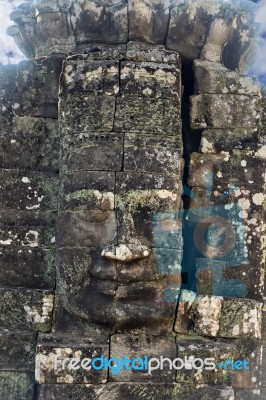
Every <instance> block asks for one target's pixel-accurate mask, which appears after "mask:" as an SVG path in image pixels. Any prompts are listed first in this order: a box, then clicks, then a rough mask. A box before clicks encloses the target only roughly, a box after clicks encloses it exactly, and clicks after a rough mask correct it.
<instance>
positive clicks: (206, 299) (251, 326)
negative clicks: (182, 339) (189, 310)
mask: <svg viewBox="0 0 266 400" xmlns="http://www.w3.org/2000/svg"><path fill="white" fill-rule="evenodd" d="M261 308H262V305H261V303H259V302H256V301H255V300H250V299H237V298H235V299H229V298H228V299H223V298H222V297H219V296H198V298H197V305H196V309H195V314H194V326H195V331H196V332H197V333H199V334H200V335H203V336H213V337H225V338H226V337H228V338H243V339H244V338H253V339H260V338H261Z"/></svg>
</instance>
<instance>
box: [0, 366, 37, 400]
mask: <svg viewBox="0 0 266 400" xmlns="http://www.w3.org/2000/svg"><path fill="white" fill-rule="evenodd" d="M33 391H34V373H30V372H18V371H1V372H0V396H1V398H2V399H5V400H15V399H20V400H29V399H32V398H33Z"/></svg>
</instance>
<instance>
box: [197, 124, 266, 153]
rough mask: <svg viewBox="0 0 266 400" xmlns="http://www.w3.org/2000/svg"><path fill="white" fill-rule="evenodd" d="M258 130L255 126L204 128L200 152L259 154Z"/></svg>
mask: <svg viewBox="0 0 266 400" xmlns="http://www.w3.org/2000/svg"><path fill="white" fill-rule="evenodd" d="M258 140H259V132H258V129H257V128H254V129H252V128H250V129H247V128H237V129H204V131H203V132H202V137H201V142H200V152H201V153H204V154H221V153H222V152H227V153H228V154H230V155H231V154H232V155H233V156H236V157H237V156H239V155H240V154H241V153H242V152H243V156H248V157H249V156H252V155H256V156H259V153H258V152H259V149H260V147H259V144H258Z"/></svg>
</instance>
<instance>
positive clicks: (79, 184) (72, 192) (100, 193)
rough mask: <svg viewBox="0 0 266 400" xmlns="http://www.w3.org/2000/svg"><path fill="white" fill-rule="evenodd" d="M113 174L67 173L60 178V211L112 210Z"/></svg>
mask: <svg viewBox="0 0 266 400" xmlns="http://www.w3.org/2000/svg"><path fill="white" fill-rule="evenodd" d="M114 185H115V173H112V172H107V171H105V172H103V171H86V172H85V171H80V172H68V173H66V174H65V175H63V177H62V186H63V187H62V195H61V198H60V205H59V207H60V210H89V209H90V210H95V209H99V210H102V211H112V210H114V197H115V195H114Z"/></svg>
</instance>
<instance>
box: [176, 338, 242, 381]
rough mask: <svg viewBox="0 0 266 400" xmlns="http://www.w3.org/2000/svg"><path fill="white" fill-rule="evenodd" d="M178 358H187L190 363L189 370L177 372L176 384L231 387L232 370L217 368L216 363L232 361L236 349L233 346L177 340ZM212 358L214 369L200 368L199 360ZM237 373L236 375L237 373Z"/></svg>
mask: <svg viewBox="0 0 266 400" xmlns="http://www.w3.org/2000/svg"><path fill="white" fill-rule="evenodd" d="M177 352H178V357H179V358H181V359H185V357H187V358H188V359H189V360H190V362H191V363H193V366H194V367H193V368H192V364H191V369H185V368H183V369H181V370H179V371H177V374H176V381H177V382H178V383H181V382H183V383H185V384H188V383H194V384H208V385H217V386H219V387H225V386H231V385H232V382H233V376H234V370H232V369H229V368H226V369H225V368H223V367H219V365H217V364H218V363H223V362H224V361H226V360H234V359H235V353H236V349H235V346H234V345H233V344H228V343H223V342H208V343H206V342H204V341H197V340H194V341H193V342H191V340H190V341H189V340H188V341H182V340H181V341H179V340H178V339H177ZM207 358H212V359H214V360H212V362H214V363H215V364H216V368H215V369H211V370H208V369H206V366H204V367H203V368H200V367H201V365H202V363H201V361H200V359H201V360H203V361H204V360H206V359H207ZM195 366H196V368H195ZM238 372H239V371H237V372H236V373H238Z"/></svg>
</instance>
